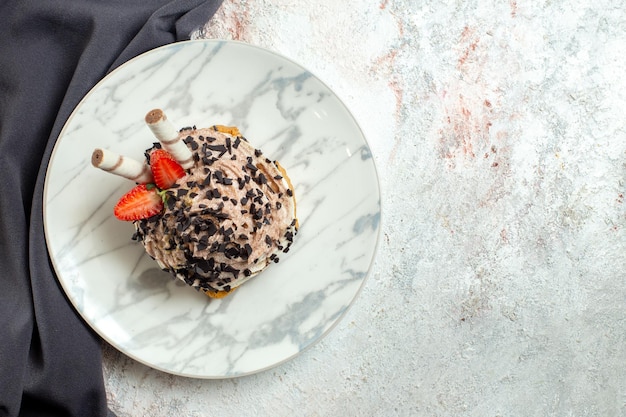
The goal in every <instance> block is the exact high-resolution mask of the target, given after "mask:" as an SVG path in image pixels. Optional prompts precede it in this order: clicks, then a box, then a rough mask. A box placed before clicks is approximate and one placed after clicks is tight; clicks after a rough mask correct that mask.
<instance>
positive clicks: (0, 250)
mask: <svg viewBox="0 0 626 417" xmlns="http://www.w3.org/2000/svg"><path fill="white" fill-rule="evenodd" d="M220 3H221V0H212V1H200V0H179V1H171V0H2V1H0V337H1V340H0V417H3V416H65V417H67V416H76V417H87V416H106V415H109V416H111V415H112V413H111V412H110V411H109V410H108V409H107V402H106V393H105V389H104V381H103V377H102V357H101V350H100V343H101V341H100V339H99V338H98V336H96V335H95V334H94V333H93V332H92V331H91V329H90V328H89V327H88V326H87V325H86V324H85V323H84V322H83V321H82V320H81V319H80V318H79V316H78V315H77V313H76V311H75V310H74V309H73V308H72V306H71V304H70V303H69V301H68V300H67V299H66V297H65V294H64V293H63V291H62V289H61V287H60V286H59V283H58V281H57V279H56V277H55V274H54V271H53V268H52V265H51V263H50V260H49V257H48V253H47V249H46V243H45V238H44V231H43V212H42V210H43V185H44V179H45V172H46V168H47V164H48V161H49V158H50V153H51V152H52V149H53V147H54V143H55V141H56V139H57V137H58V135H59V132H60V131H61V129H62V127H63V125H64V123H65V122H66V120H67V118H68V117H69V115H70V113H71V112H72V110H73V109H74V107H75V106H76V105H77V104H78V102H79V101H80V100H81V99H82V97H83V96H84V95H85V94H86V93H87V92H88V91H89V89H91V88H92V87H93V86H94V85H95V84H96V83H97V82H98V81H99V80H100V79H102V77H104V76H105V75H106V74H107V73H108V72H109V71H111V70H112V69H114V68H115V67H117V66H119V65H121V64H122V63H124V62H125V61H127V60H129V59H131V58H133V57H135V56H137V55H139V54H141V53H143V52H145V51H147V50H150V49H152V48H155V47H158V46H161V45H164V44H167V43H171V42H175V41H178V40H184V39H188V38H189V35H190V33H191V32H192V31H193V30H194V29H196V28H198V27H199V26H201V25H203V24H205V23H206V22H207V21H208V20H209V18H210V17H211V16H212V15H213V14H214V12H215V11H216V10H217V8H218V7H219V5H220Z"/></svg>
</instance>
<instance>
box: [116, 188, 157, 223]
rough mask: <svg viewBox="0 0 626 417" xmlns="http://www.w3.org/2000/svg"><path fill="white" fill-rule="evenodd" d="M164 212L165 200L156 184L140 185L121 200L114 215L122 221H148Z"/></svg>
mask: <svg viewBox="0 0 626 417" xmlns="http://www.w3.org/2000/svg"><path fill="white" fill-rule="evenodd" d="M161 210H163V200H162V199H161V196H160V195H159V194H157V189H156V187H155V186H154V184H139V185H137V186H136V187H135V188H133V189H132V190H130V191H129V192H127V193H126V194H124V195H123V196H122V198H120V200H119V201H118V202H117V204H116V205H115V208H114V209H113V214H115V217H117V218H118V219H120V220H124V221H135V220H140V219H147V218H148V217H152V216H154V215H155V214H158V213H160V212H161Z"/></svg>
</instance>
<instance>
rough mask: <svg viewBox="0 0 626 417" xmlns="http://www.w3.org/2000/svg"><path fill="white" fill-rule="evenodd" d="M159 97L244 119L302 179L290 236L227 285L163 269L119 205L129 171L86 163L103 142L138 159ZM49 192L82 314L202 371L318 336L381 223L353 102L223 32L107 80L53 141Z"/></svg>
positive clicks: (176, 366)
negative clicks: (264, 263) (222, 291)
mask: <svg viewBox="0 0 626 417" xmlns="http://www.w3.org/2000/svg"><path fill="white" fill-rule="evenodd" d="M155 107H160V108H163V109H164V110H165V112H166V113H167V114H168V117H169V118H170V119H171V120H173V121H174V122H175V123H177V124H178V126H179V127H180V128H182V127H185V126H198V127H208V126H211V125H214V124H225V125H236V126H238V127H239V128H240V130H241V131H242V133H243V135H244V136H246V137H247V138H248V139H249V140H250V141H251V143H252V144H253V145H254V146H255V147H257V148H261V149H262V150H263V152H264V154H265V155H268V156H269V157H271V158H272V159H276V160H278V161H280V163H281V164H282V165H283V166H284V167H285V168H286V169H287V171H288V172H289V175H290V177H291V179H292V181H293V183H294V187H295V194H296V198H297V213H298V218H299V221H300V230H299V233H298V235H297V236H296V238H295V242H294V245H293V246H292V248H291V251H290V252H289V254H284V255H283V256H281V261H280V262H279V263H278V264H276V265H272V266H270V267H269V268H268V269H267V270H266V271H264V272H263V273H262V274H260V275H259V276H257V277H255V278H253V279H252V280H251V281H249V282H248V283H246V284H244V285H243V286H242V287H241V288H239V289H237V291H235V293H233V294H232V295H231V296H229V297H227V298H225V299H222V300H210V299H209V298H207V297H206V296H204V295H202V294H200V293H197V292H195V291H194V290H192V289H190V288H188V287H186V286H185V285H183V284H182V283H181V282H179V281H177V280H174V279H173V278H171V276H170V275H168V274H167V273H165V272H162V271H160V270H159V269H158V268H157V267H156V264H155V263H154V262H153V261H152V260H151V259H150V258H149V257H148V256H147V255H146V254H145V253H144V251H143V248H142V247H141V245H139V244H138V243H136V242H132V241H131V239H130V238H131V235H132V233H133V227H132V224H131V223H124V222H120V221H118V220H116V219H115V218H114V217H113V215H112V210H113V206H114V204H115V202H116V201H117V199H118V198H119V197H120V196H121V195H122V194H123V193H124V192H125V191H127V190H129V189H130V188H131V187H132V184H131V183H129V182H128V181H127V180H124V179H121V178H118V177H115V176H112V175H111V174H107V173H104V172H102V171H100V170H97V169H95V168H93V167H91V165H90V163H89V158H90V155H91V151H92V150H93V148H95V147H106V148H109V149H111V150H113V151H115V152H117V153H120V154H123V155H127V156H129V157H133V158H135V159H142V158H143V151H144V150H145V149H147V148H149V147H150V146H151V144H152V142H154V141H155V139H154V138H153V137H152V136H151V134H150V132H149V130H148V129H147V127H146V126H145V125H144V122H143V116H144V115H145V113H146V112H147V111H148V110H150V109H152V108H155ZM45 201H46V204H45V206H46V207H45V219H46V236H47V240H48V246H49V250H50V252H51V257H52V259H53V263H54V266H55V268H56V270H57V273H58V276H59V278H60V281H61V283H62V285H63V288H64V289H65V290H66V292H67V293H68V296H69V298H70V299H71V300H72V302H73V303H74V305H75V307H76V309H77V310H78V311H79V312H80V314H81V315H82V316H83V317H84V318H85V320H86V321H87V322H88V323H89V324H90V325H92V326H93V327H94V329H95V330H96V331H97V332H98V333H99V334H100V335H101V336H102V337H103V338H104V339H105V340H107V341H108V342H109V343H111V344H112V345H113V346H116V347H117V348H118V349H120V350H121V351H122V352H124V353H125V354H127V355H128V356H129V357H132V358H134V359H137V360H139V361H141V362H143V363H146V364H148V365H150V366H153V367H154V368H156V369H159V370H163V371H166V372H170V373H174V374H179V375H185V376H194V377H199V378H220V377H229V376H239V375H245V374H249V373H253V372H257V371H259V370H263V369H266V368H268V367H271V366H274V365H276V364H278V363H281V362H284V361H286V360H288V359H290V358H292V357H294V356H295V355H297V354H298V353H299V352H301V351H302V350H304V349H306V348H307V347H308V346H310V345H311V344H312V343H314V342H315V341H317V340H319V339H320V338H321V337H322V336H323V335H324V334H325V333H326V332H328V331H329V330H330V329H331V328H332V326H333V325H334V324H335V323H336V322H337V320H339V319H340V317H341V316H342V315H343V314H344V313H345V311H346V309H347V308H348V307H349V305H350V304H351V303H352V302H353V300H354V298H355V297H356V296H357V294H358V293H359V290H360V288H361V286H362V285H363V282H364V280H365V278H366V275H367V272H368V270H369V268H370V265H371V262H372V259H373V256H374V252H375V249H376V241H377V239H378V233H379V229H380V225H379V219H380V210H381V208H380V199H379V191H378V179H377V175H376V170H375V167H374V162H373V159H372V158H371V153H370V152H369V149H368V145H367V143H366V142H365V139H364V137H363V135H362V133H361V131H360V129H359V127H358V125H357V124H356V122H355V121H354V119H353V118H352V116H351V115H350V113H349V112H348V111H347V110H346V108H345V106H344V105H343V104H342V103H341V102H340V101H339V100H338V98H337V97H336V96H334V95H333V94H332V92H331V91H330V90H329V89H328V88H327V87H326V86H325V85H324V84H323V83H321V82H320V81H319V80H318V79H316V78H315V77H314V76H312V75H311V74H310V73H309V72H308V71H306V70H305V69H303V68H301V67H300V66H298V65H296V64H294V63H292V62H290V61H288V60H286V59H284V58H282V57H280V56H278V55H275V54H273V53H270V52H268V51H265V50H262V49H259V48H255V47H251V46H248V45H245V44H241V43H236V42H225V41H190V42H186V43H180V44H175V45H170V46H167V47H164V48H160V49H157V50H155V51H152V52H150V53H147V54H145V55H144V56H142V57H140V58H137V59H135V60H133V61H131V62H130V63H128V64H126V65H125V66H123V67H121V68H120V69H118V70H116V71H114V72H113V73H112V74H110V75H109V76H108V77H107V78H105V79H104V80H103V81H102V82H101V83H100V84H99V85H98V86H96V88H95V89H94V90H93V91H92V92H91V93H90V94H89V95H88V96H87V97H86V98H85V99H84V100H83V101H82V102H81V104H80V105H79V106H78V108H77V109H76V111H75V112H74V113H73V115H72V116H71V118H70V120H69V122H68V124H67V125H66V126H65V128H64V130H63V132H62V134H61V137H60V139H59V141H58V142H57V145H56V148H55V150H54V154H53V157H52V162H51V164H50V168H49V171H48V176H47V182H46V192H45Z"/></svg>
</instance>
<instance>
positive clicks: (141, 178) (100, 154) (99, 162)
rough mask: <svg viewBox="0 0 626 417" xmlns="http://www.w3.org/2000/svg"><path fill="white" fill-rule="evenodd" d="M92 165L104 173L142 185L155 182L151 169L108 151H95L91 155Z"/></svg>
mask: <svg viewBox="0 0 626 417" xmlns="http://www.w3.org/2000/svg"><path fill="white" fill-rule="evenodd" d="M91 164H92V165H93V166H94V167H96V168H100V169H101V170H103V171H106V172H110V173H111V174H115V175H119V176H120V177H124V178H128V179H129V180H132V181H135V182H137V183H140V184H145V183H149V182H152V181H154V178H153V177H152V171H150V167H149V166H148V165H146V164H145V163H142V162H139V161H136V160H134V159H132V158H129V157H126V156H122V155H118V154H116V153H115V152H112V151H109V150H108V149H95V150H94V151H93V153H92V154H91Z"/></svg>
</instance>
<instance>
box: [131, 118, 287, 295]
mask: <svg viewBox="0 0 626 417" xmlns="http://www.w3.org/2000/svg"><path fill="white" fill-rule="evenodd" d="M179 136H180V138H181V139H182V140H183V141H184V143H185V144H186V145H187V146H188V147H189V149H190V150H191V152H192V155H193V160H194V164H193V166H192V167H191V168H190V169H189V170H187V175H186V176H184V177H182V178H180V179H178V180H177V181H176V183H175V184H174V185H173V186H172V187H171V188H169V189H167V190H165V196H166V197H165V198H166V199H165V207H164V210H163V212H162V213H160V214H158V215H156V216H153V217H150V218H148V219H143V220H139V221H136V222H134V224H135V229H136V233H135V235H134V236H133V238H134V239H136V240H139V241H140V242H141V243H142V244H143V245H144V247H145V249H146V252H147V253H148V254H149V255H150V256H151V257H152V258H154V259H155V260H156V261H157V262H158V264H159V266H160V267H161V268H162V269H164V270H167V271H170V272H171V273H172V274H173V275H175V276H176V277H177V278H179V279H181V280H183V281H184V282H185V283H187V284H188V285H190V286H192V287H194V288H196V289H198V290H202V291H204V292H213V293H216V292H219V291H231V290H232V289H234V288H236V287H238V286H239V285H241V284H243V283H244V282H246V281H247V280H249V279H250V278H252V277H253V276H255V275H257V274H258V273H260V272H261V271H263V270H264V269H265V268H266V267H267V266H268V265H270V264H271V263H273V262H278V261H279V260H280V257H279V256H280V255H281V254H283V253H286V252H288V251H289V248H290V247H291V244H292V242H293V238H294V236H295V235H296V233H297V229H298V222H297V218H296V202H295V196H294V191H293V187H292V185H291V183H290V181H289V179H288V178H287V177H286V173H285V171H284V170H283V169H282V167H280V165H279V164H278V163H277V162H275V161H272V160H270V159H268V158H266V157H265V156H264V155H263V153H262V152H261V151H260V150H259V149H255V148H254V147H253V146H252V145H251V144H250V143H249V142H248V141H247V139H245V138H244V137H243V136H241V135H240V134H239V132H238V130H237V129H236V128H223V127H219V126H214V127H211V128H203V129H196V128H195V127H194V128H185V129H182V130H181V131H180V132H179ZM154 147H160V145H159V144H155V145H154ZM151 149H153V148H151ZM151 149H150V150H151ZM150 150H148V151H146V157H147V158H148V160H149V151H150Z"/></svg>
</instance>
